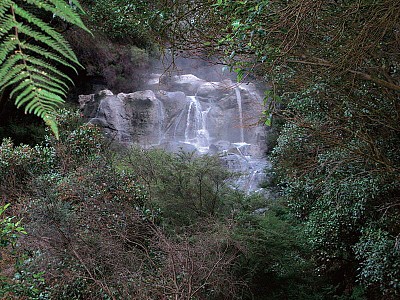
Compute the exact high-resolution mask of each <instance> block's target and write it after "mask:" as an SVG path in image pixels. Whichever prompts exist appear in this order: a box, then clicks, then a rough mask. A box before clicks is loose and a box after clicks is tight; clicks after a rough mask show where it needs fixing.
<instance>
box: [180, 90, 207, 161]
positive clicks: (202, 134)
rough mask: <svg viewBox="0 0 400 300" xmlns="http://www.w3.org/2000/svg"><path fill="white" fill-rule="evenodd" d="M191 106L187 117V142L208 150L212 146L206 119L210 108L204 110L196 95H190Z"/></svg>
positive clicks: (202, 149) (205, 150) (201, 149)
mask: <svg viewBox="0 0 400 300" xmlns="http://www.w3.org/2000/svg"><path fill="white" fill-rule="evenodd" d="M188 99H189V101H190V102H189V106H188V111H187V118H186V128H185V143H189V144H192V145H194V146H195V147H196V148H197V149H199V151H200V152H203V153H204V152H207V151H208V147H209V146H210V135H209V133H208V130H207V126H206V120H207V115H208V112H209V111H210V108H208V109H207V110H203V109H202V107H201V104H200V102H199V101H198V100H197V98H196V96H188Z"/></svg>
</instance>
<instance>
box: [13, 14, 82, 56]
mask: <svg viewBox="0 0 400 300" xmlns="http://www.w3.org/2000/svg"><path fill="white" fill-rule="evenodd" d="M14 12H15V14H16V15H18V16H20V17H22V18H23V19H25V20H26V21H28V22H29V23H32V24H34V25H36V26H37V27H39V28H40V29H41V30H42V31H43V32H44V33H45V34H47V35H48V36H49V37H51V38H53V40H54V42H55V43H56V44H57V45H58V47H60V48H62V49H63V50H64V51H65V52H66V53H68V54H69V56H70V57H73V58H74V59H75V60H77V59H76V56H75V53H74V52H73V51H72V49H71V47H70V46H69V45H68V43H67V42H65V40H64V38H63V36H62V35H61V34H60V33H58V32H57V31H55V30H54V29H53V28H52V27H50V26H49V25H47V24H46V23H45V22H43V21H42V20H40V19H39V18H37V17H35V16H34V15H33V14H31V13H29V12H28V11H26V10H23V9H22V8H20V7H19V6H15V7H14Z"/></svg>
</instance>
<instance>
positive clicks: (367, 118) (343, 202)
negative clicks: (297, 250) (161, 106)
mask: <svg viewBox="0 0 400 300" xmlns="http://www.w3.org/2000/svg"><path fill="white" fill-rule="evenodd" d="M158 3H159V4H160V5H159V6H158V8H159V9H160V10H162V6H164V7H165V9H164V12H165V13H164V14H163V15H162V18H163V21H162V24H163V26H161V28H160V32H161V33H162V34H163V36H164V37H165V39H166V40H167V41H168V43H169V45H170V46H171V47H172V48H173V51H176V53H177V52H179V51H188V52H187V53H188V54H187V55H191V56H201V57H210V56H213V55H214V56H217V57H218V58H220V61H221V62H223V63H228V64H229V65H230V66H231V68H232V69H233V70H235V71H236V72H237V73H238V78H239V79H243V80H246V79H245V78H246V74H247V72H253V73H254V74H258V75H261V76H262V77H263V78H264V79H266V80H267V81H269V83H270V85H271V91H270V92H269V93H268V95H267V99H266V102H267V103H266V104H267V111H266V113H265V115H266V116H267V117H268V116H270V113H275V114H279V115H280V117H281V118H283V119H284V120H285V121H286V125H285V126H284V128H283V129H282V132H281V135H280V137H279V139H278V146H277V147H276V149H275V152H274V156H275V161H274V164H275V172H276V173H278V174H279V176H280V177H279V179H280V182H281V186H282V189H283V192H284V196H285V198H286V199H287V200H288V201H289V205H290V208H291V210H292V212H293V213H294V215H296V216H297V217H298V218H299V220H301V221H302V222H304V225H305V228H306V232H307V235H308V237H309V241H310V242H311V245H312V249H313V251H314V253H315V257H316V259H317V260H318V267H319V270H320V272H321V274H325V275H328V277H329V278H330V279H331V280H332V282H333V283H334V284H335V286H336V287H337V289H336V292H337V293H338V294H341V296H343V297H353V296H354V297H358V296H357V294H362V293H363V292H364V291H365V297H367V298H369V299H391V298H395V297H398V293H399V289H398V286H397V282H396V281H394V280H393V278H396V277H397V276H398V272H397V270H396V266H397V264H398V257H399V251H398V249H397V246H396V245H398V237H399V235H398V234H399V217H398V216H399V209H398V208H399V176H398V174H399V168H400V167H399V165H400V164H399V163H400V161H399V157H400V154H399V149H398V144H399V134H398V133H399V131H400V128H399V124H400V122H399V99H400V98H399V91H400V87H399V86H400V84H399V83H400V76H399V74H400V73H399V70H400V67H399V66H400V57H399V53H398V51H397V49H398V46H399V35H398V22H399V20H400V7H399V2H398V1H394V0H387V1H386V0H382V1H381V0H379V1H368V0H365V1H364V0H362V1H357V2H354V1H346V0H344V1H323V0H321V1H311V0H295V1H253V0H247V1H231V0H216V1H211V2H210V1H203V0H196V1H172V0H171V1H169V0H166V1H159V2H158ZM178 3H179V4H178ZM210 4H211V5H210ZM221 24H222V25H221ZM267 100H268V101H267ZM278 108H280V110H279V112H278V110H277V109H278ZM370 239H371V240H370ZM364 253H365V255H364ZM367 253H368V254H367ZM370 255H376V258H372V257H371V256H370ZM378 255H379V258H378ZM389 262H390V263H389ZM392 264H393V267H392ZM383 274H385V275H383ZM359 291H363V292H362V293H359ZM353 292H354V293H353ZM352 294H353V296H351V295H352ZM360 297H363V296H360Z"/></svg>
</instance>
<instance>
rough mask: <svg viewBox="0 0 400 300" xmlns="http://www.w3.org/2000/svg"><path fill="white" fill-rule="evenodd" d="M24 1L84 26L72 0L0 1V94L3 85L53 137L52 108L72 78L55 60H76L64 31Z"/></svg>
mask: <svg viewBox="0 0 400 300" xmlns="http://www.w3.org/2000/svg"><path fill="white" fill-rule="evenodd" d="M17 2H18V4H17ZM28 6H30V7H35V8H37V9H38V10H35V11H39V12H43V11H47V12H49V13H51V14H53V17H58V18H61V19H63V20H64V21H66V22H69V23H71V24H74V25H77V26H79V27H80V28H82V29H84V30H86V31H88V29H87V28H86V27H85V25H84V24H83V23H82V20H81V18H80V16H79V14H78V13H79V12H82V7H81V6H80V4H79V2H78V1H77V0H69V1H66V0H19V1H13V0H1V1H0V94H1V92H2V91H3V90H4V89H5V88H7V87H9V88H10V89H11V93H10V96H11V97H12V98H13V99H14V100H15V104H16V105H17V107H21V106H24V107H25V112H26V113H34V114H36V115H37V116H39V117H41V118H42V119H43V120H44V121H45V122H46V124H47V125H49V126H50V127H51V129H52V130H53V132H54V134H55V135H56V136H57V137H58V130H57V124H56V121H55V115H54V111H55V109H56V108H57V106H58V105H59V104H61V103H63V102H64V100H63V99H64V98H65V96H66V93H67V90H68V85H67V82H69V83H73V82H72V80H71V79H70V78H69V77H68V76H67V75H65V74H64V73H63V72H62V71H60V70H59V69H58V68H57V65H63V66H67V67H69V68H72V69H73V70H75V72H76V69H75V67H74V65H80V64H79V62H78V60H77V58H76V56H75V54H74V52H73V50H72V49H71V47H70V45H69V44H68V42H67V41H66V40H65V39H64V37H63V36H62V35H61V34H60V33H58V32H57V31H56V30H55V29H54V28H53V27H52V26H50V25H49V24H47V23H46V22H45V21H44V20H42V18H41V17H40V16H38V15H37V13H36V14H35V13H34V12H33V10H28V9H27V7H28Z"/></svg>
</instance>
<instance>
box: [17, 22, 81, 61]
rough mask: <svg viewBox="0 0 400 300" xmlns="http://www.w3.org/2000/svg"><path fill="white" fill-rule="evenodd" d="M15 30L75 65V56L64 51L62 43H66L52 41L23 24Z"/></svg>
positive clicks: (19, 24) (70, 52)
mask: <svg viewBox="0 0 400 300" xmlns="http://www.w3.org/2000/svg"><path fill="white" fill-rule="evenodd" d="M15 27H16V28H17V30H18V31H19V32H20V33H23V34H25V35H26V36H27V37H31V38H33V39H35V40H36V41H37V42H39V43H43V44H45V45H46V46H48V47H49V48H51V49H52V50H53V51H56V52H58V53H59V54H60V55H62V56H64V57H65V58H67V59H69V60H70V61H72V62H74V63H77V62H78V59H77V58H76V56H75V54H74V53H73V51H72V50H70V51H69V50H66V47H65V45H63V44H64V43H66V41H59V40H54V39H52V38H51V37H50V36H48V35H46V34H43V33H41V32H39V31H36V30H35V29H33V28H32V27H30V26H29V25H26V24H23V23H18V25H16V26H15Z"/></svg>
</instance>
